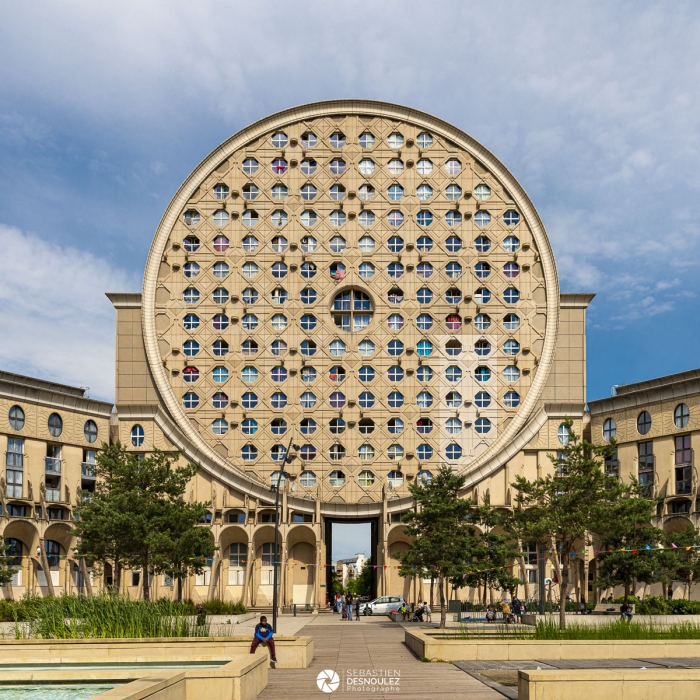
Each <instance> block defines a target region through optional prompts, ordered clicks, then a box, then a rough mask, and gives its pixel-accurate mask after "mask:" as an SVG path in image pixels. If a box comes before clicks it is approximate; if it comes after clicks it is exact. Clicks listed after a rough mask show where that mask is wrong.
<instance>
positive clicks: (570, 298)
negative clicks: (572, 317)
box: [559, 292, 595, 309]
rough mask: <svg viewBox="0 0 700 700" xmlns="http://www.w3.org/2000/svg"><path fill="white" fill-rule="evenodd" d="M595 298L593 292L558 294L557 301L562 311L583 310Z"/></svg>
mask: <svg viewBox="0 0 700 700" xmlns="http://www.w3.org/2000/svg"><path fill="white" fill-rule="evenodd" d="M594 298H595V293H593V292H560V294H559V300H560V304H561V307H562V308H563V309H585V308H587V307H588V305H589V304H590V303H591V302H592V301H593V299H594Z"/></svg>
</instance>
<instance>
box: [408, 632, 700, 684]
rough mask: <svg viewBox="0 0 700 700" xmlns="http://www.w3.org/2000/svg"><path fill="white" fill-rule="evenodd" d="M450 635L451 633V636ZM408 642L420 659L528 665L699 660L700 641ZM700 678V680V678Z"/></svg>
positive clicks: (439, 637) (419, 637) (413, 636)
mask: <svg viewBox="0 0 700 700" xmlns="http://www.w3.org/2000/svg"><path fill="white" fill-rule="evenodd" d="M448 634H449V633H448ZM404 639H405V642H406V646H408V648H409V649H411V651H412V652H413V653H414V654H415V655H416V656H418V658H421V659H422V658H428V659H443V660H445V661H525V660H529V659H537V660H539V661H547V660H548V659H553V660H558V659H562V660H564V659H638V658H646V659H651V658H658V659H668V658H698V657H700V640H696V639H687V640H684V639H660V640H654V639H648V640H647V639H640V640H636V639H635V640H598V639H591V640H588V639H587V640H561V641H536V640H529V639H528V640H513V641H509V640H507V639H464V640H462V639H449V638H448V636H447V635H444V634H439V633H438V634H434V633H433V634H431V633H428V634H426V633H425V632H419V631H418V630H415V631H414V630H406V631H405V637H404ZM699 678H700V676H699Z"/></svg>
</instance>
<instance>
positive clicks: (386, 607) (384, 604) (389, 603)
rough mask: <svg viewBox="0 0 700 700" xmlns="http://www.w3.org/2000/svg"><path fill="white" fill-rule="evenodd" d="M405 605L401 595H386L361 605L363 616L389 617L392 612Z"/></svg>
mask: <svg viewBox="0 0 700 700" xmlns="http://www.w3.org/2000/svg"><path fill="white" fill-rule="evenodd" d="M403 603H404V599H403V598H402V597H401V596H400V595H385V596H381V598H375V599H374V600H370V601H369V602H367V603H361V604H360V607H361V608H362V614H363V615H388V614H389V613H390V612H391V611H392V610H398V609H399V608H400V607H401V605H402V604H403Z"/></svg>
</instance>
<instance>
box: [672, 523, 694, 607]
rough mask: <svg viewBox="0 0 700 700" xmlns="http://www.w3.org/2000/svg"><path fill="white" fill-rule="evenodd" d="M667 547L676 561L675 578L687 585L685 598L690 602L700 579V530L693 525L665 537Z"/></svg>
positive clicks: (689, 524) (687, 524)
mask: <svg viewBox="0 0 700 700" xmlns="http://www.w3.org/2000/svg"><path fill="white" fill-rule="evenodd" d="M665 542H666V547H667V548H669V547H670V549H667V551H668V552H670V553H671V554H672V555H673V557H674V559H675V566H674V577H673V578H675V580H677V581H682V582H683V583H684V584H685V591H684V597H685V598H687V599H688V600H690V593H691V589H692V587H693V584H694V583H696V582H697V580H698V579H699V578H700V530H698V528H696V527H695V526H694V525H693V524H692V523H690V522H688V523H686V526H685V529H684V530H681V531H680V532H674V533H671V534H669V535H666V537H665Z"/></svg>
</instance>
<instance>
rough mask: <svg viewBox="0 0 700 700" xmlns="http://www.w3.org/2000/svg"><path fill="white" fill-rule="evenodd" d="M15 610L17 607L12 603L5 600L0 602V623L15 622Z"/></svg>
mask: <svg viewBox="0 0 700 700" xmlns="http://www.w3.org/2000/svg"><path fill="white" fill-rule="evenodd" d="M14 609H15V606H14V605H13V603H12V602H11V601H9V600H5V599H2V600H0V622H14V619H15V614H14Z"/></svg>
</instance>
